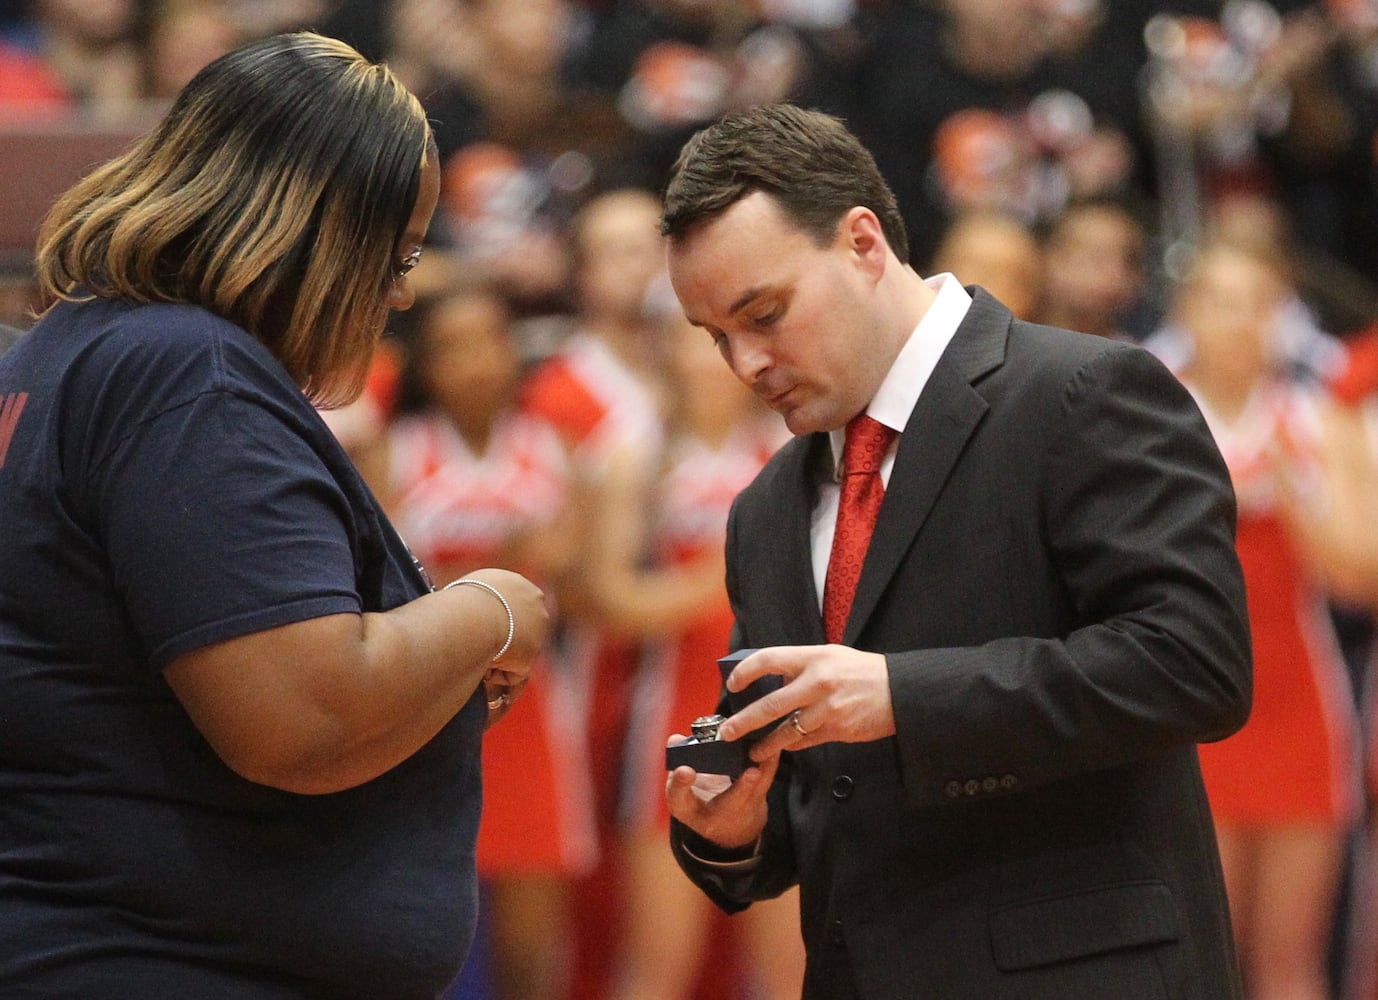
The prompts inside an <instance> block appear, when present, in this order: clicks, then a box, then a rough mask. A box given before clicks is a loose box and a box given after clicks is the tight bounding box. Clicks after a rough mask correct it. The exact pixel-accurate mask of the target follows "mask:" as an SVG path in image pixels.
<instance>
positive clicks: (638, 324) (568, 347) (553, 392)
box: [523, 189, 665, 998]
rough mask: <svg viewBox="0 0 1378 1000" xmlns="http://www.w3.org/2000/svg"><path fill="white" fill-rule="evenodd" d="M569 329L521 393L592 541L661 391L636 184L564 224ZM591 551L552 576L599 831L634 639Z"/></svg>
mask: <svg viewBox="0 0 1378 1000" xmlns="http://www.w3.org/2000/svg"><path fill="white" fill-rule="evenodd" d="M573 250H574V287H575V297H576V303H577V314H576V320H575V322H576V326H575V328H574V330H573V331H572V332H571V333H570V334H569V335H568V336H567V337H566V338H565V340H564V341H563V343H562V344H561V345H560V347H559V348H558V349H557V350H556V352H555V353H554V354H553V355H552V356H551V357H550V358H548V359H547V360H546V361H545V362H543V363H542V364H541V366H540V367H539V368H538V369H537V370H536V371H535V373H534V374H533V375H532V377H531V379H530V380H529V382H528V383H527V386H526V388H525V391H524V394H523V398H524V404H525V406H526V407H527V408H528V409H529V410H530V412H532V413H533V414H535V415H537V416H540V417H542V418H544V419H545V420H547V421H548V422H550V423H551V424H553V425H554V426H555V427H556V429H557V430H558V431H559V432H560V433H561V435H562V437H563V438H564V440H565V442H566V445H567V446H568V448H569V450H570V454H571V457H572V459H573V483H572V485H571V489H572V491H573V499H572V509H573V513H574V517H575V524H574V527H573V528H572V529H571V530H572V531H573V532H574V537H575V538H576V539H578V540H579V541H580V542H581V543H582V544H583V546H584V547H585V548H587V547H590V546H593V545H595V544H596V535H595V533H594V532H593V530H592V525H593V524H594V523H595V521H596V515H597V511H598V504H599V502H600V500H599V494H600V490H601V488H602V486H603V480H604V477H605V476H606V474H607V471H608V467H609V462H610V460H611V457H612V456H613V455H614V454H616V455H619V456H620V458H619V461H620V462H627V461H631V460H632V459H631V456H641V458H642V460H644V461H646V462H651V461H654V458H655V456H656V455H658V454H659V451H660V446H661V440H662V429H661V414H662V405H661V401H662V398H663V391H662V388H661V381H662V380H661V367H660V365H659V359H658V357H657V356H656V353H655V344H654V341H653V339H652V336H653V333H654V323H653V320H652V318H651V316H650V314H649V313H648V310H647V298H648V293H649V291H650V289H651V286H652V284H653V282H654V280H655V279H656V277H657V276H658V275H659V274H661V273H662V271H663V268H664V256H665V255H664V245H663V242H662V238H661V236H660V205H659V201H658V199H656V198H655V197H654V196H652V195H650V194H648V193H646V192H645V191H639V190H631V189H628V190H619V191H612V192H608V193H606V194H603V195H600V196H599V197H597V198H595V199H593V200H592V201H591V202H589V204H588V205H586V206H585V207H584V208H583V210H582V211H581V212H580V213H579V215H578V216H577V217H576V219H575V221H574V227H573ZM595 556H596V553H592V552H587V551H580V552H579V553H577V554H576V557H575V558H576V562H575V565H574V568H573V571H572V572H571V573H569V574H567V575H566V578H565V579H564V580H562V581H559V582H558V585H557V588H556V592H557V594H558V595H559V599H560V605H561V609H562V622H561V626H562V627H561V636H560V643H561V649H560V656H561V661H562V664H561V665H562V668H563V669H565V670H567V671H569V672H570V675H571V676H572V677H573V678H575V682H576V683H577V684H578V685H579V690H580V694H581V697H582V699H583V700H582V701H581V703H580V704H579V705H578V708H577V713H576V717H577V718H578V719H580V720H581V721H582V723H583V724H584V725H586V726H588V728H589V733H588V741H589V754H590V759H591V766H592V769H593V780H594V794H595V806H596V811H597V818H598V822H599V826H600V835H601V837H602V838H604V839H605V840H606V841H608V842H611V841H612V840H613V839H614V838H615V837H616V811H617V796H618V789H619V784H620V773H621V761H620V756H621V749H622V744H623V739H624V735H623V734H624V733H625V731H626V726H627V713H628V703H629V699H630V688H631V681H632V677H633V676H634V675H635V672H636V663H637V658H638V656H639V649H640V644H639V642H638V636H637V635H635V634H634V633H629V632H627V631H625V630H619V629H616V628H613V627H611V625H610V623H608V622H607V621H605V620H604V619H603V618H602V616H601V615H600V614H599V613H598V611H597V609H598V601H597V599H596V595H592V594H590V593H589V592H588V589H587V584H588V579H587V576H586V575H585V574H584V573H583V572H582V569H581V568H580V567H582V566H583V565H584V564H586V563H587V562H588V561H589V560H590V559H592V558H594V557H595ZM603 860H604V867H601V868H600V869H599V870H598V871H596V872H595V873H594V874H593V875H592V876H590V877H589V878H588V879H585V880H584V881H582V882H581V883H580V884H579V887H578V889H577V891H578V893H579V896H580V900H581V904H580V919H579V920H578V921H577V925H576V930H577V932H578V955H577V961H576V969H575V980H574V986H573V995H574V996H576V997H581V998H582V997H601V996H603V995H604V992H603V991H604V989H605V988H606V982H607V979H608V977H609V976H610V975H611V972H612V966H613V965H614V964H615V962H616V955H617V947H618V943H619V940H620V935H621V933H622V915H623V911H622V892H623V891H624V887H625V880H624V873H623V872H622V871H621V870H620V868H619V866H618V865H617V864H616V863H615V859H614V858H612V857H611V856H610V855H609V854H608V853H606V852H605V854H604V856H603Z"/></svg>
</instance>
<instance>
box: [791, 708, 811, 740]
mask: <svg viewBox="0 0 1378 1000" xmlns="http://www.w3.org/2000/svg"><path fill="white" fill-rule="evenodd" d="M802 711H804V710H803V709H802V708H796V709H795V710H794V711H793V712H791V713H790V714H789V724H790V725H791V726H793V727H794V731H795V732H796V733H798V734H799V735H800V736H808V735H809V731H808V730H807V729H805V728H804V727H803V726H801V725H800V724H799V713H801V712H802Z"/></svg>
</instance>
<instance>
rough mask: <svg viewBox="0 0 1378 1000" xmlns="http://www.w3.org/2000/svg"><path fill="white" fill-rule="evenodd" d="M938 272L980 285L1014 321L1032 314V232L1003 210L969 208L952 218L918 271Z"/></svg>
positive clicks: (1035, 283)
mask: <svg viewBox="0 0 1378 1000" xmlns="http://www.w3.org/2000/svg"><path fill="white" fill-rule="evenodd" d="M943 272H948V273H951V274H955V275H956V276H957V277H958V278H959V279H961V281H962V282H963V283H965V284H968V285H980V286H981V287H982V288H984V289H985V290H986V291H988V292H990V293H991V294H992V295H994V296H995V297H996V298H997V299H999V300H1000V301H1001V302H1002V303H1003V304H1004V305H1005V306H1006V308H1008V309H1009V310H1010V312H1012V313H1014V314H1015V315H1016V316H1018V317H1019V318H1020V319H1028V320H1032V319H1035V318H1036V317H1037V314H1038V307H1039V306H1038V304H1039V298H1040V295H1041V289H1042V283H1043V260H1042V251H1041V250H1040V248H1039V245H1038V240H1037V239H1036V238H1035V237H1034V234H1033V230H1031V229H1030V228H1029V227H1028V226H1027V225H1026V224H1025V223H1023V222H1022V221H1020V220H1019V219H1018V218H1016V217H1014V216H1012V215H1010V214H1008V213H1006V212H1000V211H996V210H990V211H980V210H975V211H969V212H964V213H962V214H961V215H959V216H957V218H956V219H954V220H953V222H952V224H951V225H950V226H948V228H947V232H946V233H945V234H944V235H943V238H942V242H940V243H939V244H938V249H937V251H936V252H935V253H934V255H933V260H932V262H931V263H930V265H929V266H928V267H927V268H926V269H924V270H923V272H922V273H924V274H941V273H943Z"/></svg>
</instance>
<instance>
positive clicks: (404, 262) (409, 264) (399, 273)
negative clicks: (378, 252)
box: [392, 247, 421, 281]
mask: <svg viewBox="0 0 1378 1000" xmlns="http://www.w3.org/2000/svg"><path fill="white" fill-rule="evenodd" d="M419 263H421V248H420V247H417V248H416V249H415V250H413V251H412V252H411V253H409V254H407V255H406V256H405V257H403V258H402V259H401V260H400V261H398V262H397V264H396V265H395V266H394V267H393V269H392V276H393V277H394V278H395V279H397V280H398V281H401V280H402V279H403V278H405V277H406V276H407V275H408V274H410V273H411V272H412V269H413V268H415V267H416V265H417V264H419Z"/></svg>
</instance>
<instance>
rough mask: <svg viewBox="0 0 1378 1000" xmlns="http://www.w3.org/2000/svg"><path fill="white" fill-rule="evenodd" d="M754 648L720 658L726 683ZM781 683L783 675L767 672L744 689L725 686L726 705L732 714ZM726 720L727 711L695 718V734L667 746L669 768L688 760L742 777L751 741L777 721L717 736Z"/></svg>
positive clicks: (702, 770) (705, 771) (702, 767)
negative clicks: (732, 737)
mask: <svg viewBox="0 0 1378 1000" xmlns="http://www.w3.org/2000/svg"><path fill="white" fill-rule="evenodd" d="M754 652H756V650H754V649H739V650H737V651H736V652H733V653H729V654H728V655H727V656H724V657H723V658H722V659H720V660H718V672H719V673H720V674H722V679H723V683H724V685H726V682H727V676H728V674H730V673H732V670H733V668H734V667H736V666H737V664H738V663H740V662H741V661H742V660H744V659H746V657H748V656H750V655H751V654H752V653H754ZM782 683H783V678H781V677H780V675H779V674H768V675H766V676H765V677H761V678H759V679H758V680H754V681H752V682H751V683H750V684H748V685H747V686H746V687H745V688H743V689H742V690H741V691H727V690H726V687H724V689H723V690H724V695H723V703H722V704H723V707H724V709H726V711H727V712H729V713H730V714H736V713H737V712H740V711H741V710H742V709H744V708H746V706H747V705H750V704H751V703H752V702H753V701H755V700H756V699H758V698H760V697H761V696H763V695H765V694H768V693H769V692H771V691H774V690H775V689H776V688H778V687H780V685H781V684H782ZM725 720H726V716H724V715H705V716H700V717H699V718H697V719H695V720H694V725H693V735H692V736H690V737H689V738H688V739H684V740H680V741H679V742H677V743H672V744H670V745H669V746H668V747H666V748H665V767H666V770H670V771H673V770H674V769H675V768H677V767H680V766H682V765H685V764H687V765H689V766H690V767H692V768H693V769H694V770H695V771H698V772H699V773H700V774H723V775H726V776H728V777H729V778H736V777H739V776H740V775H741V773H742V772H743V771H745V770H746V769H747V767H749V766H750V765H751V745H752V744H753V743H755V742H756V741H757V740H759V739H761V737H763V736H765V735H766V734H767V733H769V732H770V731H771V730H772V729H774V728H775V726H776V725H778V723H771V724H769V725H766V726H762V727H761V728H760V729H757V730H754V731H752V732H750V733H747V734H746V735H745V736H742V737H741V738H740V739H735V740H724V739H720V738H719V736H718V726H719V725H720V724H721V723H722V722H724V721H725Z"/></svg>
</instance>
